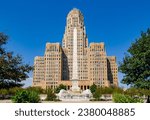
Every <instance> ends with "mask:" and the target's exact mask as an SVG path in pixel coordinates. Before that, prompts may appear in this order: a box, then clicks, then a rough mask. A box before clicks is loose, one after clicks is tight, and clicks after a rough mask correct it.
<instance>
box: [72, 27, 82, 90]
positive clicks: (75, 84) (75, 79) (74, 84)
mask: <svg viewBox="0 0 150 120" xmlns="http://www.w3.org/2000/svg"><path fill="white" fill-rule="evenodd" d="M78 79H79V78H78V58H77V28H76V27H75V28H74V30H73V71H72V87H71V90H72V91H73V92H79V91H80V88H79V86H78Z"/></svg>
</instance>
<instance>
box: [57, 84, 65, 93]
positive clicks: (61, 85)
mask: <svg viewBox="0 0 150 120" xmlns="http://www.w3.org/2000/svg"><path fill="white" fill-rule="evenodd" d="M62 89H64V90H66V86H65V85H63V84H60V85H59V86H58V87H57V88H56V89H55V93H59V92H60V90H62Z"/></svg>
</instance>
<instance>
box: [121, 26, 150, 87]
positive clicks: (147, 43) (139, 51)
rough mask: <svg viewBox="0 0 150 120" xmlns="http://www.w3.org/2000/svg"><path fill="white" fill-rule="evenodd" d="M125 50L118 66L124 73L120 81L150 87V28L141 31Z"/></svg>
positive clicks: (135, 85)
mask: <svg viewBox="0 0 150 120" xmlns="http://www.w3.org/2000/svg"><path fill="white" fill-rule="evenodd" d="M127 52H128V53H127V54H126V55H125V57H124V58H123V61H122V62H121V63H120V67H119V70H120V72H122V73H124V77H123V80H122V83H124V84H127V85H131V86H134V87H137V88H144V89H150V29H148V30H147V31H146V32H142V33H141V36H140V37H139V38H138V39H137V40H136V41H135V42H134V43H132V44H131V46H130V47H129V49H128V51H127Z"/></svg>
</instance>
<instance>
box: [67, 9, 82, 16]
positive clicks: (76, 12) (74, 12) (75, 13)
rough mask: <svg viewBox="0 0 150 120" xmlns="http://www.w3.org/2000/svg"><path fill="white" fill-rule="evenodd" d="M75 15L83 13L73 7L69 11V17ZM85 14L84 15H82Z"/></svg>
mask: <svg viewBox="0 0 150 120" xmlns="http://www.w3.org/2000/svg"><path fill="white" fill-rule="evenodd" d="M74 15H78V16H79V15H82V13H81V11H80V10H79V9H77V8H73V9H72V10H71V11H70V12H69V13H68V17H69V16H72V17H73V16H74ZM82 16H83V15H82Z"/></svg>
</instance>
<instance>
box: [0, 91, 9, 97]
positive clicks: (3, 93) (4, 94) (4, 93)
mask: <svg viewBox="0 0 150 120" xmlns="http://www.w3.org/2000/svg"><path fill="white" fill-rule="evenodd" d="M8 94H9V92H8V90H6V89H0V99H5V96H6V95H8Z"/></svg>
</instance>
